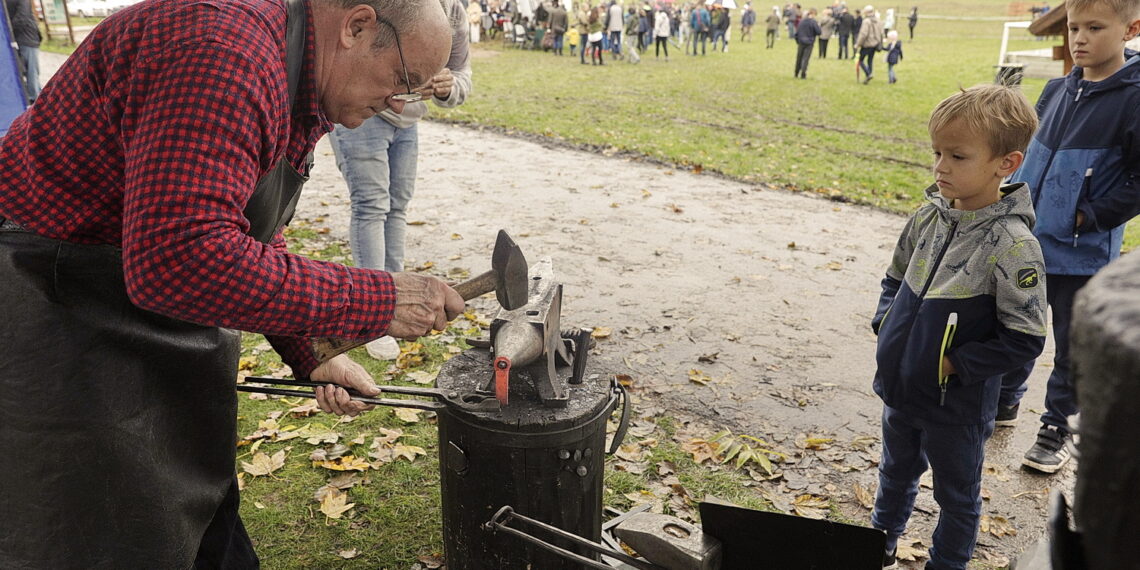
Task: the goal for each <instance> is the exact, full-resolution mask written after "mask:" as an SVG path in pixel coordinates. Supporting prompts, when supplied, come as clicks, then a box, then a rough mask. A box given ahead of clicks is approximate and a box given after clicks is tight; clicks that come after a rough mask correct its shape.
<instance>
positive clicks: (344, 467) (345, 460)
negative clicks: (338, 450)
mask: <svg viewBox="0 0 1140 570" xmlns="http://www.w3.org/2000/svg"><path fill="white" fill-rule="evenodd" d="M313 467H324V468H325V469H331V470H333V471H368V468H369V465H368V462H367V461H365V460H364V459H362V458H360V457H356V456H353V455H345V456H343V457H337V458H336V459H329V460H326V461H314V462H313Z"/></svg>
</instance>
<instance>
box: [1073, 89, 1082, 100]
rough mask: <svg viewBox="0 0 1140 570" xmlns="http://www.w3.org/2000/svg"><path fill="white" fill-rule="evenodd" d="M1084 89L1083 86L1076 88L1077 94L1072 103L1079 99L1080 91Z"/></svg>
mask: <svg viewBox="0 0 1140 570" xmlns="http://www.w3.org/2000/svg"><path fill="white" fill-rule="evenodd" d="M1084 90H1085V88H1084V87H1078V88H1077V96H1076V97H1074V98H1073V102H1074V103H1076V102H1077V101H1080V100H1081V92H1082V91H1084Z"/></svg>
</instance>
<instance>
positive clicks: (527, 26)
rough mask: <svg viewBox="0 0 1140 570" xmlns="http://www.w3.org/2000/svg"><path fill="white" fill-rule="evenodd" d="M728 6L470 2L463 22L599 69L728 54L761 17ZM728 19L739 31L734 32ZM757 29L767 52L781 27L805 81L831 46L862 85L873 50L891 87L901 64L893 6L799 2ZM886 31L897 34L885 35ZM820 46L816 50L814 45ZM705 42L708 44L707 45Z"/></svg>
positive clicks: (913, 18) (912, 17) (909, 21)
mask: <svg viewBox="0 0 1140 570" xmlns="http://www.w3.org/2000/svg"><path fill="white" fill-rule="evenodd" d="M734 8H735V4H734V3H730V4H729V5H728V6H725V3H724V2H723V1H722V0H713V1H712V2H702V1H701V0H697V1H695V2H686V3H674V2H671V1H663V0H654V1H652V3H651V2H650V1H643V0H634V1H633V2H632V4H630V3H622V2H619V1H618V0H601V1H600V2H597V3H594V2H592V1H591V0H581V1H579V2H576V3H574V4H573V6H572V7H571V8H569V9H568V8H567V7H566V5H565V4H564V3H563V2H559V1H556V0H542V2H540V3H539V5H538V6H537V7H536V8H535V9H534V12H533V13H532V14H531V15H524V14H523V12H522V11H521V10H519V8H518V5H517V4H516V0H506V1H505V2H500V1H499V0H479V1H475V0H472V2H470V4H469V5H468V8H467V10H468V21H469V22H470V25H471V28H472V29H471V33H470V35H471V38H472V42H473V43H474V42H476V41H478V38H481V37H482V38H491V39H494V38H497V37H499V36H500V34H503V35H504V37H505V39H506V40H507V41H509V42H511V43H514V44H516V45H518V46H520V47H525V48H529V49H537V50H545V51H548V52H551V53H553V54H554V55H555V56H562V55H565V53H566V50H567V48H568V49H569V52H570V55H571V56H574V55H577V56H578V58H579V61H580V62H581V63H582V64H586V63H591V64H593V65H605V59H606V54H607V52H608V54H609V57H610V59H620V60H628V61H630V62H632V63H636V62H638V61H640V60H641V56H642V55H643V54H645V53H646V52H648V51H649V50H650V47H652V48H653V55H654V57H655V58H656V59H661V58H664V59H665V60H666V61H668V59H669V47H670V45H672V46H673V49H674V50H675V52H676V50H680V51H681V52H682V53H683V54H685V55H693V56H695V55H707V54H708V52H709V51H710V49H711V51H713V52H717V51H720V52H722V53H724V52H727V51H728V46H729V43H730V40H731V38H732V36H733V33H732V32H733V30H734V29H736V30H737V31H738V34H739V35H738V36H737V37H738V38H739V41H745V42H751V41H752V40H753V32H752V29H753V28H754V27H755V26H756V25H757V24H758V23H760V20H761V17H760V15H759V14H758V13H757V11H756V9H754V8H753V6H752V3H751V2H748V3H745V4H744V6H743V7H741V8H740V10H739V15H738V17H737V15H734V14H733V9H734ZM734 18H736V19H738V21H739V26H738V27H737V28H734V27H733V21H734ZM762 24H763V25H764V30H765V36H764V38H765V47H766V48H768V49H771V48H774V47H775V45H776V41H777V40H778V39H779V38H780V35H781V34H780V30H781V29H782V28H783V29H785V30H786V31H785V37H786V38H787V39H790V40H794V41H795V42H796V43H797V50H796V60H795V76H796V77H801V78H804V79H806V78H807V67H808V62H809V61H810V59H811V57H812V55H813V53H816V54H818V57H819V58H821V59H823V58H826V57H827V56H828V53H829V50H830V48H831V45H833V44H834V45H835V46H836V47H835V56H836V57H837V58H838V59H855V58H858V60H859V66H858V72H857V73H859V74H861V76H862V77H863V81H864V82H865V83H866V82H869V81H871V79H873V78H874V59H875V54H876V53H877V52H879V51H885V52H887V61H888V65H889V66H890V68H891V69H890V71H889V77H890V80H889V82H890V83H895V82H896V81H897V77H896V76H895V73H894V69H893V68H894V66H895V65H897V64H898V63H899V61H901V60H902V42H901V40H899V39H898V34H897V29H896V27H897V25H898V24H901V22H896V17H895V13H894V9H888V10H887V14H886V16H885V17H884V18H880V16H879V13H878V12H876V11H875V9H874V7H873V6H869V5H868V6H865V7H863V8H862V9H861V10H851V9H848V7H847V4H846V3H845V2H841V1H839V0H835V1H834V2H833V3H832V4H831V5H830V6H828V7H827V8H824V9H823V11H822V12H819V11H817V10H816V9H815V8H808V9H804V8H803V7H802V6H801V5H800V4H798V3H788V4H785V5H784V7H783V8H781V7H779V6H772V9H771V11H770V12H768V14H767V16H765V17H764V18H763V22H762ZM906 25H907V28H908V29H909V32H910V36H909V37H910V39H914V28H915V26H917V25H918V7H917V6H915V7H913V8H911V11H910V14H909V16H907V18H906ZM891 32H896V33H895V34H894V35H890V34H891ZM817 43H818V46H819V47H818V51H817V48H816V47H815V45H816V44H817ZM710 44H711V45H710Z"/></svg>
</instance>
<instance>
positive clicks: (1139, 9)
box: [1065, 0, 1140, 24]
mask: <svg viewBox="0 0 1140 570" xmlns="http://www.w3.org/2000/svg"><path fill="white" fill-rule="evenodd" d="M1098 4H1102V5H1104V6H1106V7H1107V8H1108V9H1109V10H1112V13H1114V14H1116V15H1117V17H1119V18H1120V20H1121V21H1122V22H1124V23H1125V24H1127V23H1129V22H1131V21H1132V20H1135V19H1136V18H1138V17H1140V0H1066V2H1065V9H1066V10H1068V11H1069V12H1070V13H1071V12H1072V11H1074V10H1088V9H1089V8H1092V7H1093V6H1096V5H1098Z"/></svg>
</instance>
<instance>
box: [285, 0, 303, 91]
mask: <svg viewBox="0 0 1140 570" xmlns="http://www.w3.org/2000/svg"><path fill="white" fill-rule="evenodd" d="M285 11H286V15H285V73H286V77H287V80H288V83H289V106H290V107H292V106H293V105H294V104H296V100H297V84H298V83H300V81H301V65H302V64H304V62H305V4H304V2H303V1H302V0H285Z"/></svg>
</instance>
